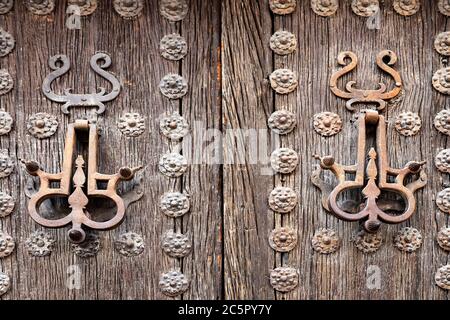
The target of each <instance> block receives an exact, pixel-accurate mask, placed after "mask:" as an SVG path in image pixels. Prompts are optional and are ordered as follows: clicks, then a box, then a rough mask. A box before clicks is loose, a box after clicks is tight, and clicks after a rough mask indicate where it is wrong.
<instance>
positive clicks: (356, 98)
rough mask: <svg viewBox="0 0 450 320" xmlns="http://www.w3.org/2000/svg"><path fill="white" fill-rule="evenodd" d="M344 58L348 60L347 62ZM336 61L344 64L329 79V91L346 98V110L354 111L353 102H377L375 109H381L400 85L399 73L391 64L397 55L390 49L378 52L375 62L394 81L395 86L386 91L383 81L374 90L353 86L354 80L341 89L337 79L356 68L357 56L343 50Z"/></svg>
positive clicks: (399, 88)
mask: <svg viewBox="0 0 450 320" xmlns="http://www.w3.org/2000/svg"><path fill="white" fill-rule="evenodd" d="M346 59H349V60H350V61H349V62H348V63H347V62H346ZM337 61H338V63H339V64H340V65H341V66H344V68H342V69H341V70H339V71H336V72H335V73H334V74H333V75H332V76H331V79H330V88H331V91H332V92H333V93H334V94H335V95H336V96H338V97H340V98H342V99H347V100H348V101H347V103H346V107H347V109H348V110H351V111H354V110H355V108H354V107H353V104H355V103H375V104H377V105H378V106H377V110H383V109H384V108H385V107H386V101H385V100H389V99H392V98H394V97H396V96H397V95H398V94H399V93H400V91H401V87H402V79H401V77H400V74H399V73H398V72H397V71H395V70H394V69H393V68H391V66H393V65H394V64H395V63H396V62H397V55H396V54H395V53H394V52H392V51H390V50H383V51H381V52H380V53H378V55H377V58H376V63H377V65H378V67H379V68H380V69H382V70H383V71H384V72H386V73H387V74H389V75H390V76H391V77H392V78H393V79H394V81H395V87H394V88H393V89H392V90H390V91H388V92H386V89H387V86H386V85H385V84H384V83H380V84H379V85H380V87H379V88H378V89H375V90H365V89H358V88H355V85H356V81H349V82H347V84H346V85H345V91H344V90H341V89H339V88H338V86H337V81H338V79H339V78H340V77H342V76H343V75H345V74H347V73H349V72H350V71H352V70H353V69H355V68H356V66H357V64H358V58H357V56H356V54H355V53H353V52H351V51H344V52H341V53H339V55H338V58H337Z"/></svg>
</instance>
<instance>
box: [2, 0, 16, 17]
mask: <svg viewBox="0 0 450 320" xmlns="http://www.w3.org/2000/svg"><path fill="white" fill-rule="evenodd" d="M13 5H14V0H0V14H6V13H8V12H10V11H11V9H12V7H13Z"/></svg>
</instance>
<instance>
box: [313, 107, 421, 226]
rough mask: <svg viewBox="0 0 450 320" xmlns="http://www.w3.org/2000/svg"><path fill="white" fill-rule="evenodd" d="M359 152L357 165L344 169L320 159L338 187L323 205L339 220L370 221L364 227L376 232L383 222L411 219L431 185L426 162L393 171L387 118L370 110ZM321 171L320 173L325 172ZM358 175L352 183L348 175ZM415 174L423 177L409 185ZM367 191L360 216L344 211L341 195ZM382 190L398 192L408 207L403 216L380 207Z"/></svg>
mask: <svg viewBox="0 0 450 320" xmlns="http://www.w3.org/2000/svg"><path fill="white" fill-rule="evenodd" d="M367 126H375V127H376V141H377V142H376V147H375V148H371V149H370V151H369V152H368V161H367V166H366V165H365V164H366V154H365V152H366V127H367ZM358 130H359V131H358V152H357V162H356V164H354V165H350V166H344V165H341V164H338V163H336V162H335V160H334V158H333V157H332V156H326V157H317V158H318V159H320V167H321V169H323V170H330V171H331V172H332V173H333V174H334V175H335V176H336V178H337V180H338V184H337V185H336V186H335V187H334V188H332V189H331V188H330V189H329V190H328V192H326V193H325V194H324V196H325V198H324V201H323V206H324V207H325V209H326V210H328V211H330V212H332V213H333V214H335V215H336V216H338V217H339V218H341V219H343V220H347V221H358V220H364V219H366V222H365V223H364V227H365V229H366V230H367V231H369V232H376V231H377V230H378V228H379V226H380V221H383V222H386V223H392V224H393V223H400V222H403V221H405V220H407V219H409V218H410V217H411V215H412V214H413V213H414V211H415V209H416V199H415V197H414V192H415V191H416V190H417V189H420V188H423V187H424V186H425V185H426V182H427V176H426V174H425V172H423V171H422V166H423V165H424V164H425V161H422V162H417V161H410V162H408V163H407V164H406V165H405V166H404V167H403V168H401V169H394V168H391V167H390V166H389V164H388V157H387V146H386V124H385V120H384V117H383V116H382V115H379V114H378V112H376V111H374V110H366V111H364V113H361V115H360V117H359V120H358ZM321 169H319V171H320V170H321ZM319 171H316V172H315V173H314V174H313V177H314V178H313V183H314V184H316V185H317V186H318V187H319V188H322V187H321V184H320V183H319V182H318V180H317V179H318V176H319V173H320V172H319ZM347 173H351V174H355V178H354V179H352V180H348V179H347V178H346V174H347ZM411 174H419V178H418V179H416V180H414V181H412V182H410V183H408V184H406V185H405V178H406V177H407V176H408V175H411ZM388 176H393V177H395V182H389V180H388ZM356 188H363V189H362V194H363V195H364V198H365V199H366V203H365V205H364V207H363V208H362V209H361V210H360V211H358V212H357V213H353V212H348V211H346V210H344V209H341V208H340V206H339V205H338V203H337V198H338V196H339V195H340V194H341V193H342V192H344V191H347V190H351V189H356ZM382 190H385V191H391V192H396V193H398V194H399V195H400V196H401V197H402V198H403V200H404V201H405V204H406V209H405V210H404V212H403V213H401V214H400V215H390V214H388V213H386V212H385V211H384V210H385V208H383V207H381V208H380V206H379V205H378V204H377V199H378V197H379V195H380V193H381V191H382Z"/></svg>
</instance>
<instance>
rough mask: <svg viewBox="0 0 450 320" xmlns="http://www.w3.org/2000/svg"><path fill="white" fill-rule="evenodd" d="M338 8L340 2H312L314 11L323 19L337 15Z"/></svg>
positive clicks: (323, 0)
mask: <svg viewBox="0 0 450 320" xmlns="http://www.w3.org/2000/svg"><path fill="white" fill-rule="evenodd" d="M338 7H339V3H338V0H311V8H312V10H313V11H314V13H315V14H317V15H319V16H322V17H329V16H332V15H333V14H335V13H336V11H337V9H338Z"/></svg>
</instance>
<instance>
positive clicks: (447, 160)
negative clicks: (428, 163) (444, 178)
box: [434, 149, 450, 173]
mask: <svg viewBox="0 0 450 320" xmlns="http://www.w3.org/2000/svg"><path fill="white" fill-rule="evenodd" d="M434 164H435V166H436V168H437V169H438V170H439V171H440V172H444V173H446V172H447V173H449V172H450V149H444V150H441V151H440V152H439V153H438V154H437V155H436V158H434Z"/></svg>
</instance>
